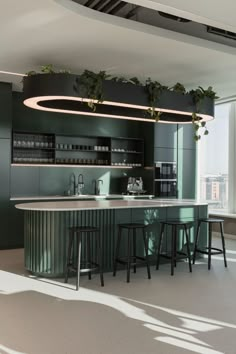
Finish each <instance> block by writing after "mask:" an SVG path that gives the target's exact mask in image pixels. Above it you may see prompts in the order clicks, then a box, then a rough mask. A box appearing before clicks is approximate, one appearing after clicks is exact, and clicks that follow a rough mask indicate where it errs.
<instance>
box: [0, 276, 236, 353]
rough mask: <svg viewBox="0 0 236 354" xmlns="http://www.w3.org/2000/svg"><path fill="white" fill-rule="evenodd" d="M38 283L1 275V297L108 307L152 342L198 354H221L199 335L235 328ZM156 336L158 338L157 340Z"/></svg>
mask: <svg viewBox="0 0 236 354" xmlns="http://www.w3.org/2000/svg"><path fill="white" fill-rule="evenodd" d="M41 280H42V281H40V280H39V279H37V278H35V277H29V276H25V275H22V276H21V275H17V274H13V273H9V272H6V271H0V284H1V285H0V291H1V295H6V296H7V295H8V294H14V293H20V292H28V291H35V292H39V293H42V294H45V295H49V296H52V297H54V298H57V299H58V300H61V301H62V300H64V301H67V300H74V301H86V302H93V303H96V304H102V305H105V306H109V307H111V308H113V309H115V310H117V311H119V312H120V313H122V314H123V315H124V316H126V317H128V318H130V319H133V320H137V321H140V324H141V325H142V326H144V327H145V328H147V329H149V330H150V331H152V332H153V333H154V337H153V339H154V340H156V341H159V342H162V343H166V344H168V345H171V346H175V347H179V348H185V349H186V350H189V351H191V352H196V353H200V354H223V352H221V351H217V350H216V348H213V347H212V346H211V345H210V344H209V343H207V341H206V340H202V339H201V334H202V333H208V332H211V331H218V332H219V333H220V331H221V330H222V329H226V328H231V329H234V330H236V325H235V324H231V323H227V322H221V321H216V320H212V319H209V318H207V317H202V316H197V315H194V314H191V313H185V312H182V311H178V310H175V309H171V308H166V307H162V306H156V305H153V304H150V303H146V302H142V301H137V300H134V299H132V298H126V297H120V296H116V295H112V294H108V293H104V292H102V291H97V290H91V289H86V288H83V287H81V288H80V290H79V292H77V291H74V290H73V289H74V286H73V285H67V284H63V283H58V281H53V280H48V281H45V279H41ZM143 306H145V307H149V308H153V309H155V310H158V311H160V312H162V313H166V314H168V315H171V316H173V320H174V319H178V321H180V322H181V323H182V324H181V325H180V326H173V325H171V324H169V323H168V322H164V321H161V320H159V319H158V318H157V317H154V316H150V315H149V314H148V313H147V312H146V311H145V310H144V309H143ZM169 322H170V321H169ZM157 333H158V334H159V335H157V336H156V334H157ZM235 334H236V332H235ZM0 349H1V346H0ZM1 350H2V351H1V354H28V353H22V352H17V351H14V350H13V349H9V348H7V347H4V346H2V349H1ZM157 350H158V347H157ZM29 354H31V353H29Z"/></svg>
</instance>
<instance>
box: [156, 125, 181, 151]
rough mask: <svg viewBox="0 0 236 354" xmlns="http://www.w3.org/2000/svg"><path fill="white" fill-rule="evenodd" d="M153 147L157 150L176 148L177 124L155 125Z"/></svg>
mask: <svg viewBox="0 0 236 354" xmlns="http://www.w3.org/2000/svg"><path fill="white" fill-rule="evenodd" d="M154 132H155V137H154V147H155V148H157V147H159V148H176V147H177V134H178V125H177V124H163V123H156V124H155V130H154Z"/></svg>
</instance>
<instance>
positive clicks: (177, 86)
mask: <svg viewBox="0 0 236 354" xmlns="http://www.w3.org/2000/svg"><path fill="white" fill-rule="evenodd" d="M170 90H171V91H174V92H178V93H182V94H183V95H184V94H185V93H186V89H185V87H184V85H182V84H181V83H179V82H177V83H176V84H175V85H174V86H173V87H171V88H170Z"/></svg>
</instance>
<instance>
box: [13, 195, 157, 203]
mask: <svg viewBox="0 0 236 354" xmlns="http://www.w3.org/2000/svg"><path fill="white" fill-rule="evenodd" d="M137 198H138V199H140V198H144V199H152V198H154V195H152V194H140V195H125V194H100V195H95V194H81V195H39V196H19V197H11V198H10V200H12V201H18V200H19V201H20V200H77V199H78V200H97V199H128V200H130V199H137Z"/></svg>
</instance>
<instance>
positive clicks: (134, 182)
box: [127, 177, 146, 195]
mask: <svg viewBox="0 0 236 354" xmlns="http://www.w3.org/2000/svg"><path fill="white" fill-rule="evenodd" d="M145 192H146V191H145V190H144V189H143V179H142V177H129V178H128V183H127V194H131V195H135V194H144V193H145Z"/></svg>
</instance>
